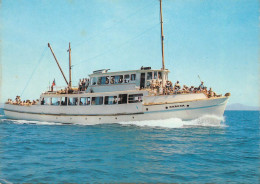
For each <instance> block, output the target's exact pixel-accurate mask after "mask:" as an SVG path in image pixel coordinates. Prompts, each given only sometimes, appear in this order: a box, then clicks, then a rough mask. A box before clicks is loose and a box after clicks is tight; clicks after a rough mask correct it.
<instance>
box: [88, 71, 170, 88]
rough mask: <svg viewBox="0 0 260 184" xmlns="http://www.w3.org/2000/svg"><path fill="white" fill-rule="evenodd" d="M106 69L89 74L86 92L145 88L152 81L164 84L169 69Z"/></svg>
mask: <svg viewBox="0 0 260 184" xmlns="http://www.w3.org/2000/svg"><path fill="white" fill-rule="evenodd" d="M107 71H108V69H104V70H98V71H94V72H93V74H90V75H89V77H90V84H89V86H88V88H87V90H86V92H94V93H96V92H112V91H127V90H137V89H145V88H147V87H150V85H151V83H152V82H155V81H156V82H157V83H159V84H160V85H161V86H164V83H165V81H167V80H168V73H169V72H170V71H169V70H152V69H151V67H142V68H141V69H140V70H128V71H118V72H107Z"/></svg>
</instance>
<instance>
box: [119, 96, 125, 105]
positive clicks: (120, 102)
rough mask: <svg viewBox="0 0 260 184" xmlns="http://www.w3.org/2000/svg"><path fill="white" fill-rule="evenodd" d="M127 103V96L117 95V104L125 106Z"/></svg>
mask: <svg viewBox="0 0 260 184" xmlns="http://www.w3.org/2000/svg"><path fill="white" fill-rule="evenodd" d="M126 103H127V94H120V95H118V104H126Z"/></svg>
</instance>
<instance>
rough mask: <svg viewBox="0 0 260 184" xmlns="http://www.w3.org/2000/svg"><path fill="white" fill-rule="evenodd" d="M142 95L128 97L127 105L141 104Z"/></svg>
mask: <svg viewBox="0 0 260 184" xmlns="http://www.w3.org/2000/svg"><path fill="white" fill-rule="evenodd" d="M142 97H143V94H131V95H129V96H128V103H138V102H142V101H143V100H142Z"/></svg>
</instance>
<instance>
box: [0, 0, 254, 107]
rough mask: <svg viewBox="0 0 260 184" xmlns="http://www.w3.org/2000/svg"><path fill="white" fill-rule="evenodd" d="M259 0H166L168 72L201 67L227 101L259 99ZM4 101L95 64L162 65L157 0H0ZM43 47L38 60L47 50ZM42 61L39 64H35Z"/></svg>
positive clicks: (183, 76)
mask: <svg viewBox="0 0 260 184" xmlns="http://www.w3.org/2000/svg"><path fill="white" fill-rule="evenodd" d="M258 9H259V2H258V0H250V1H248V0H163V17H164V35H165V65H166V68H168V69H169V70H170V71H171V73H170V75H169V77H170V79H171V80H172V81H173V82H175V81H176V80H179V81H180V82H181V84H182V85H183V84H187V85H195V86H198V85H199V83H200V82H199V79H198V77H197V76H198V75H200V77H201V79H202V80H203V81H205V84H206V86H208V87H212V88H213V89H214V90H215V91H216V92H217V93H222V94H225V93H226V92H231V95H232V96H231V98H230V102H229V103H243V104H245V105H254V106H255V105H258V103H259V97H258V95H259V87H258V86H259V62H258V59H259V19H258V17H259V11H258ZM0 20H1V24H0V25H1V40H2V43H1V44H2V45H1V61H2V91H1V102H4V101H5V100H6V99H7V98H15V96H16V95H21V93H22V91H23V89H24V87H25V86H26V83H27V82H28V80H29V78H30V77H31V76H32V75H31V74H32V72H33V70H34V69H35V68H36V70H35V73H34V74H33V76H32V79H31V80H30V82H29V84H28V86H27V88H26V89H25V91H24V94H23V96H22V98H24V99H27V98H29V99H33V98H38V97H39V95H40V93H41V92H43V91H44V90H46V89H47V88H48V85H49V82H52V80H53V79H54V78H55V80H56V84H57V85H58V86H64V85H65V82H64V80H63V78H62V75H61V74H60V72H59V69H58V67H57V65H56V63H55V61H54V59H53V57H52V55H51V52H50V51H49V49H48V48H47V43H48V42H50V43H51V46H52V48H53V50H54V52H55V54H56V56H57V58H58V60H59V62H60V64H61V66H62V68H63V70H64V72H65V74H66V76H67V78H68V53H67V49H68V43H69V42H71V47H72V63H73V65H74V67H73V71H72V75H73V84H74V85H76V84H77V83H78V79H79V78H83V77H87V75H88V74H90V73H92V71H93V70H97V69H102V68H110V69H111V71H118V70H135V69H139V68H140V67H141V66H151V67H152V68H154V69H158V68H161V50H160V49H161V45H160V24H159V1H158V0H84V1H83V0H81V1H80V0H77V1H76V0H55V1H53V0H44V1H43V0H42V1H41V0H30V1H28V0H14V1H9V0H2V2H1V11H0ZM43 52H44V53H45V54H44V56H43V59H42V61H41V63H40V64H39V66H38V62H39V59H40V57H41V55H42V53H43ZM37 66H38V67H37Z"/></svg>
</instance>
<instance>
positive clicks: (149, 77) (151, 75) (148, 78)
mask: <svg viewBox="0 0 260 184" xmlns="http://www.w3.org/2000/svg"><path fill="white" fill-rule="evenodd" d="M152 78H153V72H147V80H152Z"/></svg>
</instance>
